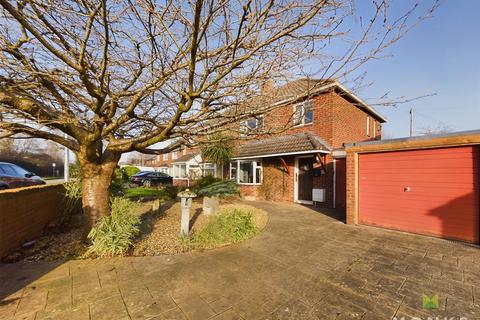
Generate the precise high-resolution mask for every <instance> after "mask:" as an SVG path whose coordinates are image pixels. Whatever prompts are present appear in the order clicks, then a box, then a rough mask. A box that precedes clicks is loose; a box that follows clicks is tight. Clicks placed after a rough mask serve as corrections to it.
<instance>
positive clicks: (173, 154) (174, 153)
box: [172, 150, 178, 160]
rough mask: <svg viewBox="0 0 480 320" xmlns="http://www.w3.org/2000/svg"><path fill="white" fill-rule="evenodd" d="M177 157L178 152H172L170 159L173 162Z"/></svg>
mask: <svg viewBox="0 0 480 320" xmlns="http://www.w3.org/2000/svg"><path fill="white" fill-rule="evenodd" d="M177 157H178V150H174V151H172V159H173V160H175V159H177Z"/></svg>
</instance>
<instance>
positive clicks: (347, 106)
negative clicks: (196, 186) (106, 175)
mask: <svg viewBox="0 0 480 320" xmlns="http://www.w3.org/2000/svg"><path fill="white" fill-rule="evenodd" d="M266 87H267V88H268V89H267V88H265V89H262V93H261V95H259V96H258V97H255V98H254V99H252V101H255V103H254V104H252V105H251V106H250V108H255V106H258V105H259V104H263V105H264V104H275V105H276V107H275V108H274V109H273V111H270V112H268V113H266V114H263V115H260V116H256V117H255V118H252V119H248V120H246V121H242V122H241V123H236V124H232V125H233V126H240V131H241V132H244V133H245V135H244V138H245V137H246V136H248V131H249V130H252V131H255V130H258V129H262V130H261V132H275V133H274V134H269V135H266V134H263V135H261V136H257V137H256V139H255V140H248V139H243V142H242V139H239V141H241V142H240V145H239V146H237V148H236V150H235V156H234V157H233V159H232V161H231V163H230V165H229V166H225V167H224V168H223V170H218V169H217V167H216V165H214V164H212V163H208V162H203V161H202V159H201V156H200V151H199V149H198V148H193V149H192V148H188V147H185V146H181V147H173V146H175V145H176V144H172V147H171V148H169V147H167V148H166V149H167V150H169V151H168V152H167V153H165V154H163V155H158V156H157V158H156V159H155V160H154V161H153V163H152V164H151V165H153V166H156V167H158V168H159V171H162V172H165V173H168V174H170V175H171V176H172V177H173V178H174V184H175V185H180V186H185V185H191V180H192V179H195V178H196V177H199V176H201V175H205V174H213V175H215V176H217V175H220V174H222V175H223V177H224V178H229V179H231V180H234V181H236V183H237V184H238V185H239V187H240V191H241V193H242V194H243V195H244V196H245V197H247V198H254V199H265V200H271V201H289V202H297V203H304V204H313V203H314V202H315V203H316V204H318V205H321V206H323V207H328V208H339V209H341V210H344V209H345V197H346V192H345V179H346V178H345V170H346V169H345V168H346V164H345V155H346V154H345V151H344V150H343V145H344V144H345V143H352V142H359V141H370V140H380V139H381V124H382V123H384V122H385V119H384V118H383V117H382V116H381V115H380V114H379V113H378V112H376V111H375V110H374V109H373V108H372V107H370V106H369V105H367V104H366V103H365V102H364V101H362V100H361V99H360V98H358V97H357V96H356V95H354V94H353V93H352V92H350V91H349V90H348V89H346V88H345V87H344V86H342V85H341V84H340V83H338V82H337V81H325V80H311V79H308V80H307V79H299V80H296V81H292V82H289V83H287V84H285V85H283V86H280V87H277V88H274V87H273V86H272V85H271V84H269V85H268V86H266ZM246 105H249V102H247V103H246ZM279 128H283V130H280V131H281V132H278V129H279ZM235 131H238V130H235ZM240 138H242V137H240Z"/></svg>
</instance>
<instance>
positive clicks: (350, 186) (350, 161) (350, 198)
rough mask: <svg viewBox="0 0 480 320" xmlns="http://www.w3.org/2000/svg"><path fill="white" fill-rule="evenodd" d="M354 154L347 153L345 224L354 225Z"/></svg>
mask: <svg viewBox="0 0 480 320" xmlns="http://www.w3.org/2000/svg"><path fill="white" fill-rule="evenodd" d="M355 157H356V154H355V153H347V174H346V176H347V224H354V223H355V210H356V209H355V206H356V190H355V188H356V165H355Z"/></svg>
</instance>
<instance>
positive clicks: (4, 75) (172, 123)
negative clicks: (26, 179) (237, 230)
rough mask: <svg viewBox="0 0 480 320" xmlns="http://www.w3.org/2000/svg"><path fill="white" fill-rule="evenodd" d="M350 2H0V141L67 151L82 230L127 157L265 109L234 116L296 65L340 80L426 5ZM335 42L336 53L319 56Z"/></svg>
mask: <svg viewBox="0 0 480 320" xmlns="http://www.w3.org/2000/svg"><path fill="white" fill-rule="evenodd" d="M354 4H355V2H354V1H353V0H343V1H342V0H338V1H333V0H310V1H309V0H281V1H274V0H270V1H266V0H245V1H240V0H190V1H174V0H159V1H154V0H116V1H107V0H101V1H92V0H44V1H40V0H16V1H13V0H12V1H8V0H0V7H1V8H2V10H1V13H0V14H1V16H0V24H1V28H0V52H1V53H0V66H1V68H0V111H1V114H2V115H1V119H0V120H1V122H0V135H1V136H3V137H8V136H14V135H18V134H21V135H28V136H31V137H37V138H43V139H47V140H51V141H54V142H56V143H59V144H61V145H64V146H66V147H68V148H69V149H71V150H73V151H74V152H75V153H76V155H77V157H78V160H79V162H80V165H81V168H82V175H83V209H84V212H85V213H86V214H87V216H88V217H89V226H90V227H91V226H92V225H93V224H94V223H95V222H96V221H97V220H98V219H99V218H101V217H103V216H105V215H107V214H108V213H109V201H108V192H107V190H108V187H109V185H110V180H111V176H112V174H113V171H114V169H115V167H116V166H117V163H118V161H119V159H120V156H121V155H122V154H123V153H126V152H130V151H139V152H143V153H151V154H155V153H157V152H158V150H152V149H149V147H150V146H151V145H153V144H155V143H158V142H161V141H165V140H167V139H172V138H183V139H187V140H188V139H192V138H195V137H198V136H204V135H206V134H211V133H212V132H215V131H216V130H220V129H221V128H224V127H225V125H227V124H228V123H231V122H232V121H238V120H241V119H244V118H247V117H251V116H255V115H258V114H262V113H264V112H266V111H268V110H270V109H271V108H273V107H274V106H271V105H268V104H265V105H261V106H257V107H256V108H255V109H251V108H242V107H240V106H241V105H242V102H243V101H246V100H247V99H249V98H251V97H252V95H254V94H255V93H256V92H258V90H259V88H260V86H261V85H262V84H263V83H265V81H266V79H277V80H278V79H285V77H289V76H292V75H294V74H298V73H299V72H303V70H304V68H302V66H303V65H304V63H305V62H306V61H310V62H312V61H316V66H317V70H315V72H314V73H315V75H316V76H322V77H324V78H331V77H335V76H342V77H343V76H346V75H348V74H349V73H350V72H351V71H354V70H356V69H358V68H359V67H360V66H361V65H363V64H364V63H365V62H366V61H368V60H370V59H374V58H377V57H379V55H380V53H381V52H382V50H383V49H385V48H386V47H388V46H389V45H391V44H392V43H394V42H396V41H397V40H398V39H399V38H400V37H401V36H402V35H403V34H405V32H407V31H408V30H409V29H410V27H411V26H413V25H415V23H416V22H417V21H419V19H420V20H421V19H422V18H423V17H425V14H427V15H428V14H429V13H430V12H431V10H432V9H433V8H434V7H435V5H436V2H435V1H434V3H433V6H432V8H430V9H428V10H427V12H425V11H424V12H423V13H421V14H420V13H419V12H418V10H417V9H418V8H417V5H416V4H415V3H414V2H412V7H411V9H409V10H408V11H406V12H402V13H397V14H396V13H388V14H387V12H388V11H389V5H390V4H389V2H388V1H386V0H384V1H381V0H376V1H372V2H371V14H370V15H369V16H368V17H367V16H366V17H359V16H358V15H357V14H356V10H355V7H354ZM412 19H413V20H412ZM415 19H416V20H415ZM345 21H353V22H356V23H357V25H358V29H356V30H353V31H355V32H353V33H352V28H353V27H354V26H355V24H351V23H347V24H345ZM337 41H344V45H343V46H340V47H339V48H343V49H342V50H343V53H341V54H339V53H338V52H334V53H329V54H327V52H328V51H327V50H324V49H325V48H327V47H329V45H330V44H332V43H337ZM345 44H346V45H345ZM362 48H367V49H366V50H363V51H362ZM226 109H228V111H229V112H225V110H226Z"/></svg>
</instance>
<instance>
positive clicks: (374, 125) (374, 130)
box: [373, 120, 377, 139]
mask: <svg viewBox="0 0 480 320" xmlns="http://www.w3.org/2000/svg"><path fill="white" fill-rule="evenodd" d="M376 138H377V124H376V123H375V120H373V139H376Z"/></svg>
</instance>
